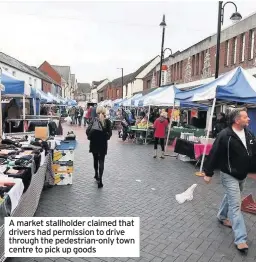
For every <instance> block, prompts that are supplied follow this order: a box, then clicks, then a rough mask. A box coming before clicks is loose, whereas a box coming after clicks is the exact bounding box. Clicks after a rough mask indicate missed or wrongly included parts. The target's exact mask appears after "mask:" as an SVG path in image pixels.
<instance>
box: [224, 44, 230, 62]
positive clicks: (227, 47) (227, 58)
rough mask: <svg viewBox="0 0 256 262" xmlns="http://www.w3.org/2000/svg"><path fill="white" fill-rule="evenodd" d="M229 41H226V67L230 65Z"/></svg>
mask: <svg viewBox="0 0 256 262" xmlns="http://www.w3.org/2000/svg"><path fill="white" fill-rule="evenodd" d="M229 48H230V47H229V41H228V40H227V41H226V57H225V66H228V65H229Z"/></svg>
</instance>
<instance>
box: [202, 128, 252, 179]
mask: <svg viewBox="0 0 256 262" xmlns="http://www.w3.org/2000/svg"><path fill="white" fill-rule="evenodd" d="M245 136H246V144H247V149H246V148H245V146H244V144H243V142H242V141H241V139H240V138H239V137H238V136H237V134H236V133H235V132H234V131H233V130H232V128H231V127H227V128H225V129H224V130H222V131H221V132H220V133H219V135H218V136H217V138H216V140H215V142H214V144H213V147H212V149H211V152H210V154H209V156H208V158H207V161H206V163H205V165H204V172H205V174H206V176H210V177H211V176H213V174H214V172H213V171H214V170H215V169H217V168H220V170H221V171H222V172H224V173H226V174H229V175H231V176H233V177H235V178H237V179H239V180H243V179H245V178H246V176H247V174H248V172H250V167H251V162H252V156H253V155H254V152H253V147H254V145H255V139H254V136H253V135H252V134H251V133H250V132H249V131H248V130H247V129H245Z"/></svg>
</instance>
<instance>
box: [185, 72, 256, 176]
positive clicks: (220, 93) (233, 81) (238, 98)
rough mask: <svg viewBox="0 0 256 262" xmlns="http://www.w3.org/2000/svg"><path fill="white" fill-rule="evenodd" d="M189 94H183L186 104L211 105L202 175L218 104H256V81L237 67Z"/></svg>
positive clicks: (201, 167)
mask: <svg viewBox="0 0 256 262" xmlns="http://www.w3.org/2000/svg"><path fill="white" fill-rule="evenodd" d="M241 87H242V88H241ZM188 92H190V93H188ZM188 92H187V94H186V93H185V92H184V93H185V94H183V99H184V98H185V99H184V100H185V101H186V102H192V103H200V104H206V105H211V113H210V117H209V120H208V128H207V135H206V143H205V146H204V153H203V157H202V162H201V166H200V173H201V172H202V169H203V163H204V159H205V155H206V150H207V144H208V139H209V135H210V129H211V124H212V119H213V113H214V109H215V106H216V104H217V103H222V104H231V105H236V104H237V103H239V104H240V105H241V104H255V103H256V79H255V78H254V77H253V76H252V75H250V74H249V73H248V72H247V71H246V70H244V69H243V68H241V67H237V68H235V69H234V70H232V71H230V72H228V73H226V74H224V75H222V76H220V77H219V78H217V79H215V80H214V81H212V82H210V83H208V84H205V85H202V86H200V87H198V88H196V89H194V90H192V91H188ZM188 94H189V95H188Z"/></svg>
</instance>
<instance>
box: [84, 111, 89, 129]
mask: <svg viewBox="0 0 256 262" xmlns="http://www.w3.org/2000/svg"><path fill="white" fill-rule="evenodd" d="M88 109H89V108H86V107H85V110H84V115H83V117H84V126H86V122H87V114H88Z"/></svg>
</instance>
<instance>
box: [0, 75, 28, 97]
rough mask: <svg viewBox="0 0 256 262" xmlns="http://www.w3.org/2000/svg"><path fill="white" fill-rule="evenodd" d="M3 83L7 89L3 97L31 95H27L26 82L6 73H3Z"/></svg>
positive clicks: (3, 92)
mask: <svg viewBox="0 0 256 262" xmlns="http://www.w3.org/2000/svg"><path fill="white" fill-rule="evenodd" d="M1 83H2V84H3V85H4V87H5V90H4V91H2V96H13V95H18V96H22V95H24V94H25V95H29V92H28V93H27V94H26V90H25V81H23V80H19V79H17V78H15V77H14V76H12V75H10V74H8V73H7V72H6V71H2V74H1Z"/></svg>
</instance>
